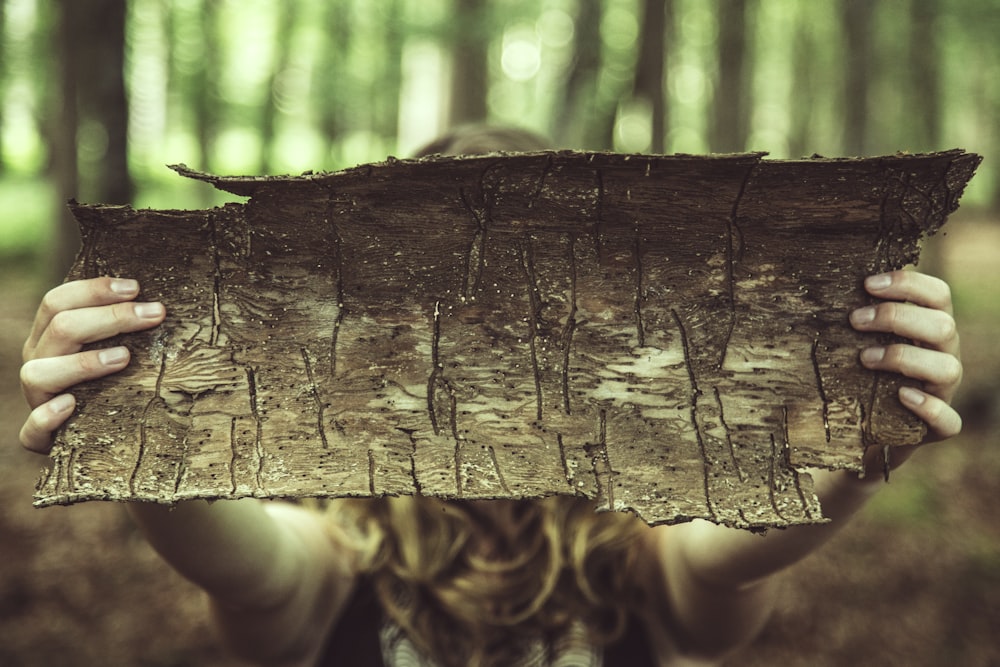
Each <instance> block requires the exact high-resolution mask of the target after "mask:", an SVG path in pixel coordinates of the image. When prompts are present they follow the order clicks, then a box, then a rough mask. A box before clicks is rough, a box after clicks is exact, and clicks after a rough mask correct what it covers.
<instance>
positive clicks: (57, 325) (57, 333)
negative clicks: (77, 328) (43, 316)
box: [48, 310, 74, 341]
mask: <svg viewBox="0 0 1000 667" xmlns="http://www.w3.org/2000/svg"><path fill="white" fill-rule="evenodd" d="M72 319H73V318H72V316H71V315H70V314H69V312H68V311H65V310H61V311H59V312H57V313H56V314H55V315H53V316H52V319H51V320H49V326H48V334H49V337H50V338H54V339H56V340H60V341H66V340H70V338H71V337H72V335H73V328H74V327H73V323H72Z"/></svg>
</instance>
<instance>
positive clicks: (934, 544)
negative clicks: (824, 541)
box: [0, 219, 1000, 667]
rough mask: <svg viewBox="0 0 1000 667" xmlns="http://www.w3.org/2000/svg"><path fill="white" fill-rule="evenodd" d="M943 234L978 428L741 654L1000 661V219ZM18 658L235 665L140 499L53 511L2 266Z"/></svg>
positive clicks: (765, 661) (4, 649)
mask: <svg viewBox="0 0 1000 667" xmlns="http://www.w3.org/2000/svg"><path fill="white" fill-rule="evenodd" d="M949 228H950V230H951V231H950V233H949V235H948V236H947V237H945V238H943V239H935V240H934V241H933V243H932V244H931V253H930V259H931V263H932V264H933V265H934V268H936V269H938V270H939V271H940V272H942V273H943V275H946V276H948V277H949V280H950V281H951V283H952V285H953V288H954V290H955V295H956V302H957V305H958V311H959V312H958V319H959V324H960V328H961V330H962V331H963V349H964V356H965V363H966V379H965V385H964V390H963V392H962V393H961V395H960V398H959V404H960V406H961V407H962V408H963V414H964V416H965V419H966V430H965V432H964V433H963V435H962V436H960V437H958V438H956V439H954V440H952V441H950V442H948V443H944V444H941V445H937V446H931V447H927V448H925V449H924V451H922V452H920V454H919V455H918V456H916V457H914V459H913V460H912V461H911V462H909V463H907V465H906V466H905V467H904V468H903V469H901V470H899V471H897V473H896V474H894V476H893V479H892V481H891V482H890V483H889V484H888V485H887V487H886V489H885V490H884V491H883V492H882V493H881V494H880V495H879V496H878V497H877V498H876V500H875V501H874V502H873V503H872V504H871V505H870V506H869V507H868V508H867V509H866V510H865V512H864V514H863V515H862V516H861V517H860V518H859V519H858V520H856V521H855V522H853V523H852V524H851V525H850V526H849V527H848V528H847V529H846V530H844V531H843V532H842V533H841V534H839V535H838V536H837V537H836V538H834V540H833V541H832V542H831V543H830V544H829V545H828V546H827V547H826V548H824V549H823V550H822V551H821V552H819V553H817V554H815V555H813V556H811V557H810V558H809V559H807V560H806V561H804V562H802V563H800V564H799V565H797V566H796V567H794V568H792V569H791V570H790V571H789V572H788V573H787V574H786V575H785V576H784V586H783V589H782V593H781V599H780V602H779V606H778V610H777V612H776V613H775V615H774V616H773V617H772V619H771V620H770V622H769V623H768V625H767V626H766V628H765V630H764V632H763V634H762V635H761V637H760V638H759V640H758V641H757V642H756V643H755V644H754V645H753V646H751V647H750V648H749V649H748V650H746V651H745V652H744V653H743V654H741V655H740V656H739V657H738V658H736V659H734V660H732V661H731V664H732V665H743V666H750V667H763V666H764V665H767V666H769V667H770V666H773V665H781V666H787V667H797V666H803V667H804V666H806V665H808V666H809V667H834V666H836V667H841V666H843V667H857V666H862V667H864V666H868V665H877V666H880V667H881V666H887V665H906V666H907V667H937V666H939V665H961V666H963V667H987V666H988V665H998V664H1000V640H998V637H997V629H998V628H1000V520H998V519H1000V511H998V509H997V507H996V503H997V502H998V498H1000V495H998V493H997V491H998V487H1000V448H998V446H997V445H998V442H997V441H998V438H997V428H998V426H1000V344H998V343H997V331H998V328H1000V305H998V304H1000V284H998V281H997V280H996V277H995V276H994V275H993V273H994V272H995V270H996V262H997V258H998V256H1000V223H985V222H977V221H975V220H972V219H969V220H962V221H961V222H957V223H954V222H953V224H949ZM0 286H2V292H0V293H2V297H0V299H2V308H0V378H3V381H2V382H0V475H2V476H0V665H5V666H6V667H49V666H51V665H61V666H66V667H97V666H98V665H101V666H104V665H115V666H117V665H122V666H137V667H182V666H183V667H207V666H208V665H212V666H215V667H235V666H236V665H239V664H240V663H238V662H236V661H233V660H230V659H228V658H226V657H224V656H223V655H222V653H221V651H220V649H219V648H218V647H217V646H216V644H215V643H214V640H213V637H212V634H211V631H210V630H209V628H208V625H207V622H206V619H207V609H206V605H205V604H204V601H203V600H202V598H201V597H200V596H199V595H198V593H197V591H196V590H195V589H194V587H193V586H191V585H190V584H188V583H187V582H186V581H184V580H183V579H181V578H180V577H179V576H178V575H176V574H174V573H173V572H172V571H170V570H169V569H168V568H167V567H166V566H165V565H163V564H162V563H161V562H160V561H159V560H158V559H157V558H156V556H155V555H154V554H153V552H152V551H151V550H150V548H149V547H148V546H147V545H146V544H145V542H144V541H143V539H142V538H141V536H139V535H138V534H137V533H136V531H135V530H134V529H133V528H132V527H131V525H130V523H129V521H128V519H127V518H126V516H125V514H124V512H123V511H122V509H121V508H120V507H118V506H114V505H111V504H102V503H89V504H83V505H78V506H74V507H68V508H66V507H56V508H49V509H45V510H36V509H33V508H32V506H31V496H32V492H33V487H34V483H35V479H36V478H37V476H38V473H39V472H40V470H41V468H42V466H43V465H44V460H43V459H42V458H40V457H38V456H35V455H32V454H30V453H27V452H25V451H23V450H22V449H21V447H20V446H19V445H18V443H17V432H18V429H19V428H20V424H21V423H22V421H23V419H24V417H25V414H26V412H27V409H26V408H25V407H24V406H23V401H22V399H21V397H20V393H19V391H18V386H17V370H18V367H19V365H20V346H21V343H22V341H23V340H24V338H25V336H26V334H27V331H28V328H29V326H30V323H31V317H32V316H33V310H34V307H35V304H36V303H37V301H38V299H39V297H40V294H41V292H42V291H43V289H42V287H41V285H40V281H39V279H37V278H35V277H33V276H31V275H25V272H24V271H21V270H19V269H18V268H17V267H16V266H10V265H0Z"/></svg>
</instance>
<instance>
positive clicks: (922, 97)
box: [906, 0, 941, 151]
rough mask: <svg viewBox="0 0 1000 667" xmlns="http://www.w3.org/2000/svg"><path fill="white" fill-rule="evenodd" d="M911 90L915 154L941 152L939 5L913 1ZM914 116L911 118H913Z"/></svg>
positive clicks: (911, 11)
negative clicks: (916, 152) (918, 152)
mask: <svg viewBox="0 0 1000 667" xmlns="http://www.w3.org/2000/svg"><path fill="white" fill-rule="evenodd" d="M909 14H910V39H909V65H910V67H909V75H910V84H909V86H907V87H908V89H909V91H910V94H911V95H912V96H913V97H912V102H911V103H910V104H909V105H908V108H907V110H906V113H907V115H908V116H910V117H911V118H912V121H913V122H912V125H911V126H910V127H911V132H912V134H911V137H910V142H911V145H910V146H907V148H909V149H910V150H915V151H934V150H940V149H941V146H939V145H938V144H939V143H940V125H941V83H940V69H939V68H940V60H941V49H940V47H939V43H938V34H937V26H936V23H937V14H938V7H937V3H936V2H931V1H930V0H911V2H910V12H909ZM911 114H912V115H911Z"/></svg>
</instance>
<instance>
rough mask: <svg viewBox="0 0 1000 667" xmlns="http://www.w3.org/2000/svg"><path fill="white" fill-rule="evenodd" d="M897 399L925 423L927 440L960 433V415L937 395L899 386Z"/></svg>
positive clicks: (941, 438) (940, 438)
mask: <svg viewBox="0 0 1000 667" xmlns="http://www.w3.org/2000/svg"><path fill="white" fill-rule="evenodd" d="M899 400H900V402H901V403H902V404H903V405H905V406H906V407H907V408H909V410H910V411H911V412H913V414H915V415H917V416H918V417H920V418H921V419H922V420H923V421H924V423H926V424H927V428H928V429H929V431H930V434H929V437H928V440H931V441H933V440H944V439H945V438H951V437H953V436H956V435H958V434H959V433H961V431H962V417H961V416H960V415H959V414H958V412H957V411H956V410H955V408H953V407H951V406H950V405H948V403H946V402H945V401H943V400H941V399H940V398H938V397H937V396H934V395H932V394H928V393H927V392H923V391H920V390H919V389H915V388H914V387H900V388H899Z"/></svg>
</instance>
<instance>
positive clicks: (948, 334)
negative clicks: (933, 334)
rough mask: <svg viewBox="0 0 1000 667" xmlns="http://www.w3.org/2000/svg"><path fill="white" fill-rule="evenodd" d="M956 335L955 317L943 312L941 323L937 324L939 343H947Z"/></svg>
mask: <svg viewBox="0 0 1000 667" xmlns="http://www.w3.org/2000/svg"><path fill="white" fill-rule="evenodd" d="M957 335H958V326H957V325H956V324H955V318H953V317H952V316H951V315H947V314H945V316H944V317H943V318H941V323H940V325H939V326H938V337H939V338H938V340H939V342H941V343H947V342H949V341H952V340H954V339H955V337H956V336H957Z"/></svg>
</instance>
